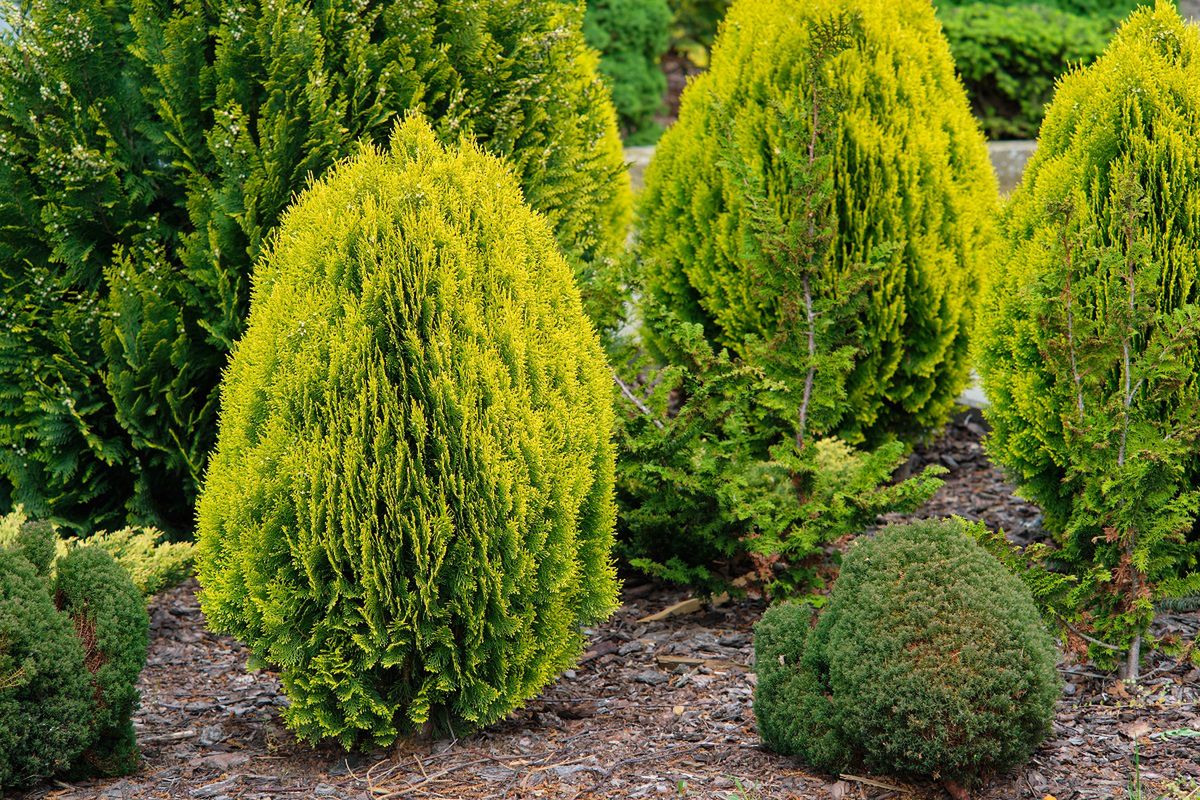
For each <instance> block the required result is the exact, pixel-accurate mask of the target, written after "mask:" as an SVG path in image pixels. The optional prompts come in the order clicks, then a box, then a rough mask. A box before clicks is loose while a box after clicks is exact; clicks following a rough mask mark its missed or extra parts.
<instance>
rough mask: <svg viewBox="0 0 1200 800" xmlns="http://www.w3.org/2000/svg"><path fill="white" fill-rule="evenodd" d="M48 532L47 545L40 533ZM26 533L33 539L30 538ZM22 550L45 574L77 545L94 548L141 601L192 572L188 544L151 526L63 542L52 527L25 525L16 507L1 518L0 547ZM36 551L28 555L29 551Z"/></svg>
mask: <svg viewBox="0 0 1200 800" xmlns="http://www.w3.org/2000/svg"><path fill="white" fill-rule="evenodd" d="M43 529H46V530H49V531H50V533H51V534H52V536H51V538H50V539H49V540H48V541H47V540H46V538H45V537H44V536H43V535H42V530H43ZM31 532H34V533H36V535H33V536H30V535H29V534H30V533H31ZM4 546H12V547H17V548H18V549H21V550H22V551H23V552H24V554H25V557H26V558H27V559H28V560H29V561H30V562H31V563H33V564H34V565H35V566H37V567H38V570H39V572H41V573H42V574H49V573H50V565H51V563H52V562H53V561H54V559H56V558H62V557H64V556H66V555H67V554H68V553H70V552H71V551H73V550H75V549H77V548H80V547H85V546H86V547H96V548H99V549H101V550H103V551H105V552H106V553H108V555H110V556H112V558H113V560H114V561H116V562H117V563H118V564H120V565H121V567H122V568H123V569H124V570H125V572H126V573H127V574H128V575H129V578H130V580H132V581H133V585H134V586H136V587H137V589H138V591H139V592H140V593H141V594H142V596H143V597H150V596H152V595H155V594H158V593H159V592H162V591H165V590H167V589H170V588H171V587H173V586H176V585H178V584H180V583H182V582H183V581H185V580H187V579H188V577H189V576H190V575H191V574H192V563H193V547H192V544H191V543H190V542H169V541H166V540H165V536H164V534H163V533H162V532H161V531H158V530H155V529H154V528H123V529H121V530H119V531H100V532H99V533H93V534H91V535H89V536H87V537H85V538H84V539H78V538H76V537H74V536H69V537H65V538H62V536H61V532H60V531H59V530H58V529H57V527H55V526H54V525H53V523H50V522H47V521H45V520H36V521H30V520H29V518H28V517H27V516H26V515H25V511H24V509H20V508H18V509H17V510H16V511H13V512H12V513H10V514H7V515H5V516H2V517H0V547H4ZM31 546H32V547H33V548H35V550H34V551H33V552H30V551H29V548H30V547H31Z"/></svg>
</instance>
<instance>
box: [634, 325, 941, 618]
mask: <svg viewBox="0 0 1200 800" xmlns="http://www.w3.org/2000/svg"><path fill="white" fill-rule="evenodd" d="M669 330H671V335H672V336H677V337H679V338H678V339H677V340H676V343H677V344H678V345H679V346H681V347H685V346H690V347H692V348H694V350H693V356H692V358H691V359H690V361H689V362H688V363H687V364H681V365H673V366H670V367H666V368H664V369H662V370H660V371H658V372H656V373H654V375H655V377H654V380H653V382H652V386H650V387H648V388H649V391H647V392H645V393H641V392H638V390H637V389H636V388H635V387H634V386H633V385H630V384H628V383H624V382H622V383H623V386H624V389H625V391H626V392H628V395H623V400H624V402H623V403H622V404H621V408H622V410H623V413H622V414H621V415H620V416H619V418H618V431H619V435H618V441H619V442H620V445H621V457H620V458H619V459H618V462H617V499H618V502H619V504H620V506H621V509H622V511H621V514H620V515H619V518H618V526H619V532H620V541H621V547H622V550H623V553H624V555H625V557H626V558H627V559H628V560H629V561H630V562H631V563H632V565H633V566H634V567H637V568H638V569H640V570H642V571H644V572H646V573H648V574H650V575H653V576H655V577H658V578H662V579H664V580H668V581H672V582H676V583H682V584H687V585H690V586H694V587H696V588H698V589H700V590H702V591H705V592H712V593H715V592H718V591H722V590H726V589H729V588H730V581H731V580H732V579H733V578H737V577H740V576H741V574H742V573H744V572H745V571H746V570H747V569H750V568H751V566H753V567H754V569H755V571H756V572H757V579H758V580H759V581H760V582H762V583H764V584H765V586H766V589H767V590H768V591H769V592H770V593H771V594H772V595H774V596H776V597H794V596H800V595H804V594H806V593H809V592H811V591H813V590H814V589H816V588H818V587H820V586H821V584H822V573H823V572H824V571H825V564H824V563H823V559H822V555H823V551H824V549H825V548H826V546H827V545H829V544H830V543H832V542H835V541H837V540H839V539H841V538H843V537H846V536H851V535H855V534H857V533H859V532H861V531H862V530H863V529H864V528H866V527H867V526H869V525H871V524H873V523H874V522H875V520H876V519H877V517H878V516H879V515H880V514H887V513H891V512H900V513H909V512H912V511H915V510H916V509H917V508H919V507H920V506H921V505H922V504H924V502H925V501H926V500H928V499H929V498H930V497H931V496H932V495H933V493H934V492H935V491H937V488H938V487H939V486H940V485H941V481H940V480H938V478H937V476H938V475H939V474H940V473H941V472H943V471H944V470H942V469H941V468H940V467H928V468H926V470H925V471H924V472H923V473H921V474H920V475H918V476H916V477H914V478H912V479H910V480H906V481H902V482H900V483H896V484H892V483H891V480H892V474H893V472H894V471H895V469H896V468H897V467H898V466H899V465H900V464H901V463H903V462H904V460H905V454H904V447H903V445H902V444H900V443H899V442H891V443H888V444H885V445H883V446H881V447H880V448H879V449H878V450H875V451H859V450H855V449H853V448H851V447H850V446H849V445H847V444H846V443H844V442H842V441H841V440H839V439H837V438H834V437H830V438H824V439H816V440H815V441H812V442H810V443H807V444H806V445H805V446H804V447H800V446H799V445H798V443H797V441H796V439H795V437H794V434H793V433H792V432H793V431H794V427H792V425H794V423H792V425H789V423H788V421H787V420H782V419H780V417H779V415H778V414H777V412H776V411H775V408H774V407H775V401H776V400H777V399H778V397H779V394H780V391H781V387H780V385H779V383H778V382H777V381H774V380H772V379H769V378H768V377H766V376H765V375H764V374H763V372H762V370H761V369H758V368H755V367H751V366H747V365H746V364H744V363H742V362H739V361H737V360H735V359H733V358H732V357H731V356H730V355H729V352H728V351H721V352H720V353H713V351H712V349H711V347H710V346H709V345H708V344H707V342H705V341H704V339H703V336H702V334H701V333H700V331H699V328H698V326H695V325H687V324H686V323H684V324H678V323H677V327H676V328H675V329H669ZM689 335H690V339H687V338H685V337H688V336H689ZM635 363H636V362H635ZM631 371H635V372H636V371H638V370H636V369H635V370H631ZM630 398H636V401H637V402H636V404H635V403H633V402H631V401H630ZM679 398H685V399H684V400H682V402H681V404H680V405H679V407H678V408H673V404H674V402H676V401H678V400H679Z"/></svg>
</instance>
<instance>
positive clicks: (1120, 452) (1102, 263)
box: [979, 3, 1200, 677]
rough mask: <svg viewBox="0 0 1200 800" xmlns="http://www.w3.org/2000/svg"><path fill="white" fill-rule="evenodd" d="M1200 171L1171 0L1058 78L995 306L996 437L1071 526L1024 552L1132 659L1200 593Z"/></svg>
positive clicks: (1054, 519)
mask: <svg viewBox="0 0 1200 800" xmlns="http://www.w3.org/2000/svg"><path fill="white" fill-rule="evenodd" d="M1198 183H1200V32H1198V31H1197V29H1196V28H1195V27H1194V26H1189V25H1186V24H1185V23H1184V22H1183V21H1182V20H1181V19H1180V17H1179V14H1178V12H1177V11H1176V10H1175V9H1174V7H1173V6H1171V5H1170V4H1167V3H1160V4H1159V6H1158V7H1157V8H1155V9H1143V10H1141V11H1138V12H1136V13H1135V14H1134V15H1133V16H1132V17H1131V18H1130V19H1129V20H1128V21H1127V22H1126V23H1125V24H1124V25H1123V26H1122V28H1121V29H1120V31H1119V32H1118V34H1117V36H1116V37H1115V39H1114V40H1113V41H1112V43H1111V44H1110V45H1109V47H1108V49H1107V50H1106V51H1105V53H1104V55H1103V56H1101V57H1100V59H1099V60H1097V61H1096V63H1095V64H1093V65H1092V66H1090V67H1088V68H1087V69H1083V70H1080V71H1077V72H1074V73H1072V74H1070V75H1068V76H1067V77H1065V78H1064V79H1063V80H1062V82H1061V83H1060V85H1059V89H1058V92H1057V94H1056V96H1055V99H1054V102H1053V103H1052V104H1051V106H1050V108H1049V109H1048V110H1047V113H1046V121H1045V124H1044V125H1043V126H1042V132H1041V138H1040V140H1039V144H1038V150H1037V153H1036V155H1035V156H1034V158H1033V160H1032V161H1031V163H1030V165H1029V168H1028V169H1027V171H1026V173H1025V178H1024V181H1023V182H1022V184H1021V186H1020V187H1019V188H1018V190H1017V191H1016V192H1015V193H1014V195H1013V199H1012V202H1011V203H1010V205H1009V206H1008V208H1007V211H1006V214H1005V222H1004V228H1005V233H1006V239H1007V248H1006V251H1005V253H1004V256H1003V258H1002V259H1001V260H1000V267H999V272H998V276H997V279H996V281H995V287H994V291H993V293H992V296H991V298H990V300H989V301H988V303H987V305H986V308H985V311H984V313H983V314H982V320H981V331H980V336H979V341H980V357H979V362H980V363H979V367H980V372H981V373H982V375H983V380H984V386H985V388H986V390H987V393H988V397H989V399H990V400H991V407H990V408H989V409H988V412H987V413H988V419H989V421H990V422H991V424H992V427H993V432H992V435H991V437H990V438H989V440H988V450H989V452H990V454H991V455H992V457H993V458H995V459H996V460H997V461H998V462H999V463H1001V464H1002V465H1004V466H1005V467H1006V468H1007V469H1008V470H1009V472H1010V474H1011V475H1012V476H1013V477H1014V479H1015V480H1016V481H1017V482H1018V484H1019V488H1020V491H1021V492H1022V493H1023V494H1024V495H1025V496H1027V497H1029V498H1031V499H1032V500H1034V501H1035V502H1037V503H1038V504H1039V505H1041V506H1042V508H1043V509H1044V511H1045V520H1046V525H1047V527H1048V528H1050V529H1051V530H1052V531H1053V532H1054V533H1056V534H1058V537H1059V543H1060V544H1061V550H1059V551H1056V552H1053V553H1050V552H1044V551H1040V550H1039V551H1037V552H1031V553H1027V554H1025V555H1026V557H1027V558H1028V557H1030V556H1034V555H1036V556H1037V558H1034V559H1033V560H1034V561H1039V560H1044V559H1046V558H1051V559H1053V560H1054V572H1055V573H1058V574H1060V575H1062V576H1066V577H1067V578H1069V580H1068V581H1066V582H1063V581H1053V582H1049V583H1047V582H1046V580H1044V579H1042V580H1041V583H1042V584H1043V585H1045V586H1046V587H1048V588H1055V591H1054V592H1052V593H1051V594H1053V595H1054V596H1053V597H1049V596H1048V597H1046V598H1044V600H1045V601H1046V602H1047V604H1048V605H1049V606H1051V607H1052V608H1054V610H1055V611H1056V612H1058V613H1059V614H1060V615H1062V616H1065V617H1066V618H1067V620H1068V621H1069V622H1074V623H1075V624H1076V625H1077V626H1083V629H1084V630H1085V631H1090V632H1091V633H1092V634H1093V638H1095V637H1098V638H1100V639H1103V640H1106V641H1107V643H1108V645H1109V646H1108V647H1107V648H1104V647H1099V646H1097V647H1098V648H1099V649H1097V648H1093V654H1094V655H1097V656H1099V655H1106V656H1111V655H1112V651H1114V650H1126V649H1128V650H1129V652H1130V656H1129V660H1128V662H1127V670H1128V673H1129V675H1130V677H1133V676H1135V675H1136V673H1137V656H1138V653H1137V651H1138V648H1139V642H1140V638H1139V637H1140V634H1141V633H1142V632H1144V630H1145V629H1146V627H1147V625H1148V624H1149V622H1150V620H1151V618H1152V616H1153V609H1154V603H1155V602H1156V601H1161V600H1164V599H1169V598H1171V597H1181V596H1185V595H1188V594H1192V595H1195V594H1200V571H1198V566H1200V535H1198V534H1197V530H1196V526H1195V520H1196V515H1197V511H1198V510H1200V491H1198V488H1200V462H1198V461H1197V457H1196V453H1197V442H1198V441H1200V419H1198V418H1197V410H1198V409H1200V368H1198V364H1200V347H1198V346H1197V342H1198V341H1200V306H1198V305H1197V303H1198V301H1200V280H1198V278H1200V270H1198V269H1197V260H1196V253H1197V250H1200V197H1197V195H1196V193H1195V192H1193V191H1191V187H1194V186H1196V185H1197V184H1198ZM1044 577H1045V576H1043V578H1044ZM1106 651H1108V652H1106Z"/></svg>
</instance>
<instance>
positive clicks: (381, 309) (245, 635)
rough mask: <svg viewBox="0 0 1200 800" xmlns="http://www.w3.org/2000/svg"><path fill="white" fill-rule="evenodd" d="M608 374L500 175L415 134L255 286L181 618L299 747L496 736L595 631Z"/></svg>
mask: <svg viewBox="0 0 1200 800" xmlns="http://www.w3.org/2000/svg"><path fill="white" fill-rule="evenodd" d="M611 403H612V394H611V383H610V378H609V372H608V369H607V367H606V365H605V363H604V356H603V352H602V351H601V349H600V345H599V342H598V339H597V337H596V335H595V333H593V332H592V328H591V325H590V324H589V322H588V320H587V318H586V316H585V315H584V312H583V309H582V305H581V303H580V299H579V292H578V290H577V289H576V288H575V286H574V285H573V282H572V275H571V270H570V267H569V266H568V264H567V263H566V262H565V261H564V260H563V258H562V256H561V255H560V253H559V250H558V247H557V245H556V244H555V241H554V239H553V236H552V231H551V229H550V227H549V226H548V225H547V223H546V221H545V220H544V218H542V217H541V216H539V215H537V214H535V213H534V212H532V211H531V210H530V209H529V208H528V207H527V206H525V205H524V203H523V202H522V197H521V191H520V188H519V186H518V184H517V182H516V181H515V180H514V179H513V176H512V174H511V172H510V168H509V167H507V166H505V165H504V164H502V163H501V162H500V161H498V160H497V159H494V158H492V157H490V156H486V155H484V154H483V153H482V152H481V151H480V150H478V149H477V148H475V147H474V146H470V145H466V146H463V147H462V148H460V149H450V150H443V149H442V148H441V146H440V145H438V144H437V141H436V139H435V137H434V133H433V131H431V130H430V128H429V127H428V125H427V124H426V123H425V122H423V121H421V120H419V119H412V120H410V121H408V122H405V123H404V124H403V125H402V126H400V127H399V128H398V129H397V131H396V132H395V134H394V136H393V140H392V149H391V152H390V153H383V152H380V151H377V150H375V149H372V148H364V149H362V150H360V152H359V153H358V155H356V156H355V157H354V158H352V159H350V160H349V161H347V162H345V163H343V164H342V165H341V166H339V167H337V168H336V169H334V170H333V171H331V172H330V174H329V175H327V176H326V177H325V178H323V179H322V180H321V181H319V182H317V183H316V184H314V185H313V186H312V187H311V188H310V189H308V190H307V191H306V192H305V193H304V194H303V195H302V196H301V197H300V199H299V200H298V201H297V203H296V205H294V206H293V207H292V208H291V210H289V211H288V213H287V215H286V217H285V220H284V223H283V225H282V226H281V228H280V232H279V234H278V237H277V238H276V240H275V242H274V245H273V247H272V248H271V249H270V250H269V251H268V252H267V254H266V255H265V257H264V259H263V260H262V262H260V264H259V265H258V267H257V268H256V271H255V291H254V302H253V305H252V309H251V315H250V323H249V328H248V331H247V333H246V335H245V337H244V338H243V339H242V340H241V341H240V342H239V343H238V346H237V348H236V350H235V351H234V356H233V360H232V362H231V364H230V366H229V370H228V373H227V376H226V379H225V384H224V387H223V390H222V412H221V431H220V436H219V439H218V446H217V451H216V453H215V454H214V456H213V459H212V464H211V467H210V469H209V472H208V475H207V478H206V482H205V486H204V491H203V494H202V496H201V501H200V509H199V541H198V544H197V548H198V552H197V563H198V568H199V577H200V582H201V585H202V587H203V592H202V594H201V603H202V606H203V608H204V612H205V615H206V616H207V618H208V621H209V623H210V624H211V625H213V626H214V628H216V629H218V630H221V631H225V632H228V633H232V634H234V635H236V636H238V637H240V638H242V639H243V640H245V641H246V642H247V643H248V644H249V646H250V647H251V649H252V651H253V652H254V655H255V656H256V657H257V658H258V659H259V660H261V661H263V662H266V663H269V664H271V665H273V666H274V667H275V668H277V669H278V670H279V672H280V676H281V678H282V681H283V685H284V688H285V690H286V692H287V694H288V696H289V698H290V700H291V703H290V705H289V706H288V708H287V710H286V711H285V717H286V719H287V722H288V723H289V724H290V725H291V726H292V727H293V728H294V729H295V730H296V731H297V732H298V733H299V735H301V736H303V737H305V738H308V739H317V738H319V737H331V738H335V739H337V740H338V741H339V742H341V743H342V744H343V745H345V746H351V745H354V744H356V743H359V742H374V743H375V744H379V745H383V744H387V743H389V742H391V741H392V740H394V739H395V738H396V737H397V736H398V735H400V734H401V733H404V732H410V731H416V730H424V729H436V730H444V731H453V732H454V733H456V734H460V735H461V734H462V733H464V732H465V731H468V730H470V729H473V728H477V727H480V726H483V725H486V724H488V723H490V722H493V721H495V720H497V719H500V718H501V717H503V716H504V715H505V714H507V713H508V712H509V711H511V710H512V709H513V708H515V707H516V706H518V705H519V704H521V703H522V702H523V701H525V700H526V699H528V698H529V697H532V696H533V695H535V694H536V693H537V692H538V691H540V690H541V689H542V687H544V686H545V685H546V684H547V683H548V682H549V681H551V680H553V679H554V678H555V677H556V676H557V675H558V674H559V673H560V672H561V671H562V670H563V669H566V668H567V667H568V666H570V665H571V664H572V663H573V661H574V660H575V659H576V658H577V657H578V655H579V653H580V651H581V649H582V645H583V636H582V634H581V632H580V626H581V625H582V624H584V623H586V622H589V621H594V620H597V619H600V618H602V617H604V616H605V615H607V614H608V613H609V612H610V611H611V609H612V608H613V607H614V605H615V588H616V583H615V574H614V569H613V566H612V564H611V563H610V549H611V546H612V526H613V523H614V513H615V512H614V505H613V501H612V481H613V470H614V465H613V446H612V443H611V430H612V408H611Z"/></svg>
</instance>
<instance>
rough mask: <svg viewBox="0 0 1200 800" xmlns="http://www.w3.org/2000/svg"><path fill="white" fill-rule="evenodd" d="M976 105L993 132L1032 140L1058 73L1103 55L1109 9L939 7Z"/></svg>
mask: <svg viewBox="0 0 1200 800" xmlns="http://www.w3.org/2000/svg"><path fill="white" fill-rule="evenodd" d="M938 18H939V19H941V21H942V26H943V28H944V29H945V31H946V38H947V39H948V40H949V41H950V50H951V52H952V53H953V54H954V63H955V66H956V67H957V68H958V73H959V75H960V76H961V77H962V80H963V84H964V85H965V86H966V89H967V96H968V97H969V98H970V99H971V110H972V111H973V112H974V113H975V116H976V118H978V119H979V122H980V124H981V125H982V126H983V130H984V132H985V133H987V135H988V137H989V138H993V139H1031V138H1033V137H1035V136H1037V130H1038V126H1039V125H1041V123H1042V114H1043V112H1044V109H1045V106H1046V103H1048V102H1049V101H1050V98H1051V96H1052V95H1053V94H1054V86H1055V83H1056V82H1057V81H1058V78H1059V76H1060V75H1063V74H1064V73H1066V72H1068V71H1069V70H1070V69H1071V68H1072V67H1075V66H1078V65H1079V64H1081V63H1082V64H1088V63H1090V62H1091V61H1092V60H1094V59H1095V58H1096V56H1098V55H1100V53H1101V52H1103V50H1104V45H1105V44H1106V43H1107V42H1108V38H1109V36H1111V35H1112V32H1113V30H1114V29H1115V28H1116V22H1117V20H1116V19H1114V18H1113V17H1111V16H1107V15H1103V14H1100V15H1093V14H1082V13H1072V12H1070V11H1063V10H1060V9H1058V8H1054V7H1052V6H1045V5H1011V6H1004V5H997V4H995V3H972V4H969V5H964V6H957V7H955V6H951V7H948V8H942V9H939V11H938Z"/></svg>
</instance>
